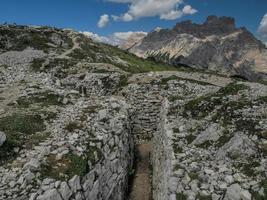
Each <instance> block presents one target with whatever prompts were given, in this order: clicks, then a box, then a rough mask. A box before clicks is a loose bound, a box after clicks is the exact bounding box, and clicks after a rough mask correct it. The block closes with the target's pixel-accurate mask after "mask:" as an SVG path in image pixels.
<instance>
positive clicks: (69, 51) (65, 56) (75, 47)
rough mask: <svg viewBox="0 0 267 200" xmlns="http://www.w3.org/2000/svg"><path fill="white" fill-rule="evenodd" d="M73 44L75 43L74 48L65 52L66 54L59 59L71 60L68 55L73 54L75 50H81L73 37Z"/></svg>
mask: <svg viewBox="0 0 267 200" xmlns="http://www.w3.org/2000/svg"><path fill="white" fill-rule="evenodd" d="M72 43H73V47H72V48H71V49H69V50H67V51H65V52H64V53H62V54H61V55H59V56H58V57H57V58H58V59H65V58H69V57H68V55H69V54H71V53H72V52H73V51H74V50H75V49H78V48H80V45H79V43H78V42H77V41H76V38H75V37H72Z"/></svg>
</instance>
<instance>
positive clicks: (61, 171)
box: [40, 147, 103, 181]
mask: <svg viewBox="0 0 267 200" xmlns="http://www.w3.org/2000/svg"><path fill="white" fill-rule="evenodd" d="M102 157H103V155H102V152H101V150H100V149H98V148H97V147H88V150H87V152H86V154H85V155H83V156H78V155H76V154H74V153H69V154H67V155H65V156H63V157H62V159H60V160H58V159H56V156H55V155H50V156H48V158H47V160H46V164H43V165H42V166H41V169H40V173H41V177H40V178H41V179H45V178H48V177H49V178H53V179H56V180H62V181H66V180H68V179H70V178H72V177H73V176H74V175H78V176H80V177H83V176H85V175H86V174H87V173H88V172H89V171H90V168H89V165H88V161H90V163H91V164H92V165H93V166H94V165H95V164H96V163H98V162H99V161H100V160H101V159H102Z"/></svg>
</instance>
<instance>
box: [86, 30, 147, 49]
mask: <svg viewBox="0 0 267 200" xmlns="http://www.w3.org/2000/svg"><path fill="white" fill-rule="evenodd" d="M81 33H83V34H84V35H86V36H88V37H90V38H92V39H93V40H94V41H96V42H102V43H106V44H110V45H113V46H120V45H122V44H124V43H125V42H126V41H127V40H128V39H129V38H130V37H131V36H132V35H133V34H139V33H141V34H147V33H146V32H143V31H135V32H134V31H128V32H115V33H113V34H112V35H110V36H107V37H106V36H100V35H98V34H96V33H92V32H81Z"/></svg>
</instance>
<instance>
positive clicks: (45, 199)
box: [37, 189, 62, 200]
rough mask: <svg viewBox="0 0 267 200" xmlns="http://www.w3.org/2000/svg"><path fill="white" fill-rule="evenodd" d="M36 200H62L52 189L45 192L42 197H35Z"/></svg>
mask: <svg viewBox="0 0 267 200" xmlns="http://www.w3.org/2000/svg"><path fill="white" fill-rule="evenodd" d="M37 200H62V198H61V196H60V194H59V193H58V191H57V190H56V189H52V190H47V191H45V193H44V194H43V195H41V196H39V197H37Z"/></svg>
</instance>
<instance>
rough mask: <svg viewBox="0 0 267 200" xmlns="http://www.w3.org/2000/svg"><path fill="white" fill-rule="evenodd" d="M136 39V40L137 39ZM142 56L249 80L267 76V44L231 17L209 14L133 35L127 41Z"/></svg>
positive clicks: (133, 50)
mask: <svg viewBox="0 0 267 200" xmlns="http://www.w3.org/2000/svg"><path fill="white" fill-rule="evenodd" d="M135 39H136V40H135ZM123 48H124V49H128V51H130V52H131V53H134V54H136V55H137V56H139V57H143V58H151V59H153V60H156V61H160V62H165V63H168V64H171V65H174V66H181V65H183V66H187V67H191V68H195V69H201V70H207V71H214V72H217V73H221V74H226V75H230V76H237V77H240V78H244V79H247V80H251V81H253V80H258V79H266V77H267V48H266V46H265V45H264V44H263V43H262V42H261V41H260V40H258V39H257V38H256V37H255V36H254V35H253V34H252V33H250V32H249V31H248V30H247V29H246V28H244V27H242V28H236V25H235V20H234V19H233V18H230V17H216V16H209V17H208V18H207V20H206V22H204V23H203V24H195V23H192V22H191V21H184V22H181V23H178V24H176V26H175V27H174V28H173V29H171V30H169V29H156V30H154V31H152V32H151V33H149V34H148V35H146V36H145V35H144V36H143V38H142V36H139V37H131V38H130V40H129V41H128V42H127V44H125V45H123Z"/></svg>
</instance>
